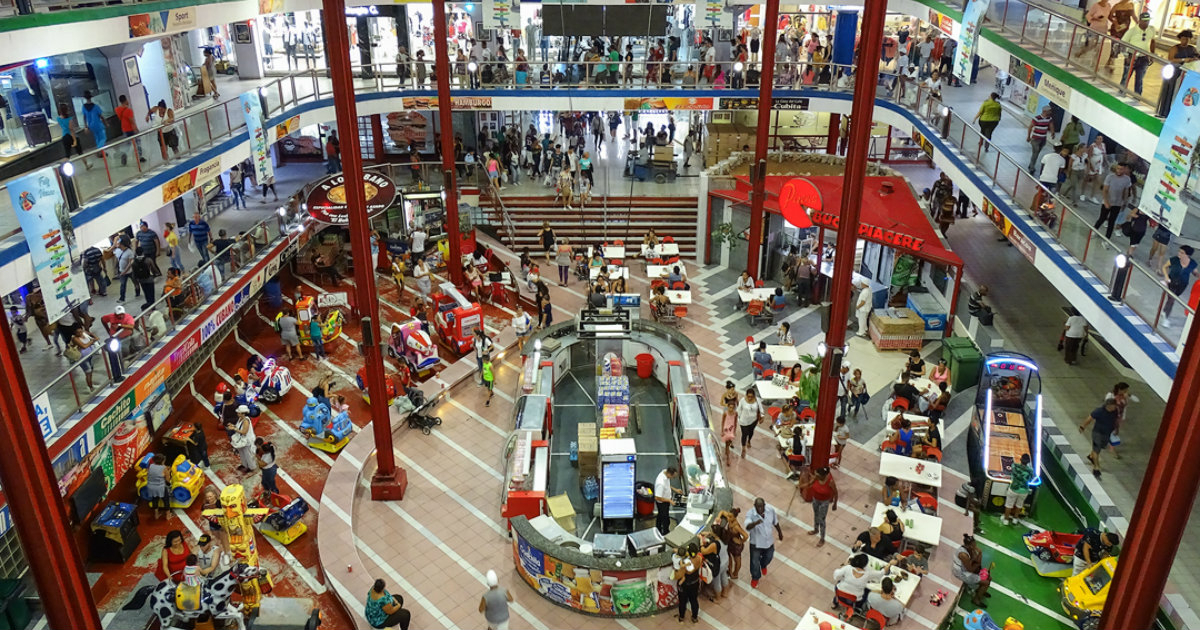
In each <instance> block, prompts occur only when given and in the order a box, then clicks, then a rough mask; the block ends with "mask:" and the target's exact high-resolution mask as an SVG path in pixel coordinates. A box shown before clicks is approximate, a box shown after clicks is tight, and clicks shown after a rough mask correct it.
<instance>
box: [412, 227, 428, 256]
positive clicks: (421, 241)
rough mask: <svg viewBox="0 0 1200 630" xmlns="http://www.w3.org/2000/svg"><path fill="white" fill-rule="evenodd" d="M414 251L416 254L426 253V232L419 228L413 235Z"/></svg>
mask: <svg viewBox="0 0 1200 630" xmlns="http://www.w3.org/2000/svg"><path fill="white" fill-rule="evenodd" d="M412 249H413V251H414V252H423V251H425V230H422V229H421V228H417V229H415V230H413V233H412Z"/></svg>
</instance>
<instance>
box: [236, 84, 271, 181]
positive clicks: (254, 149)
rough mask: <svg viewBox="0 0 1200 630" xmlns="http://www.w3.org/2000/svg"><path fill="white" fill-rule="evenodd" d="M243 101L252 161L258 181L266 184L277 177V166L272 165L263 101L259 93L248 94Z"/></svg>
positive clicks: (243, 96)
mask: <svg viewBox="0 0 1200 630" xmlns="http://www.w3.org/2000/svg"><path fill="white" fill-rule="evenodd" d="M241 101H242V114H243V115H244V116H245V118H246V133H247V134H249V136H250V161H252V162H254V173H255V174H256V175H257V176H258V181H259V182H260V183H261V182H265V181H268V180H269V179H272V178H274V177H275V166H274V165H273V164H271V143H270V142H268V141H267V130H266V129H265V128H264V127H263V112H262V101H261V100H259V98H258V93H257V92H246V93H245V94H243V95H242V96H241Z"/></svg>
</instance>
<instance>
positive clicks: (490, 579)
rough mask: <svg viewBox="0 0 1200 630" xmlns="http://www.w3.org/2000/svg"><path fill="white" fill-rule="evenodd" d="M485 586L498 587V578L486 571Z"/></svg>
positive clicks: (494, 573) (493, 573)
mask: <svg viewBox="0 0 1200 630" xmlns="http://www.w3.org/2000/svg"><path fill="white" fill-rule="evenodd" d="M487 584H488V586H499V585H500V578H498V577H496V572H495V571H492V570H488V572H487Z"/></svg>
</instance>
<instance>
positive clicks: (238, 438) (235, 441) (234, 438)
mask: <svg viewBox="0 0 1200 630" xmlns="http://www.w3.org/2000/svg"><path fill="white" fill-rule="evenodd" d="M229 444H230V445H231V446H233V448H246V447H247V446H250V444H251V442H250V435H249V434H247V433H239V432H237V431H234V432H233V435H231V436H230V437H229Z"/></svg>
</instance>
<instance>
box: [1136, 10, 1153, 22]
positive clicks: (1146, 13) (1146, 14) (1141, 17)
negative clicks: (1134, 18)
mask: <svg viewBox="0 0 1200 630" xmlns="http://www.w3.org/2000/svg"><path fill="white" fill-rule="evenodd" d="M1138 19H1139V20H1149V19H1150V12H1149V11H1142V14H1141V15H1139V16H1138Z"/></svg>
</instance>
